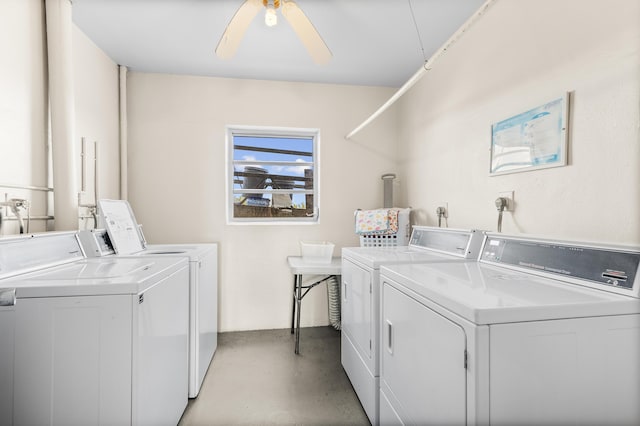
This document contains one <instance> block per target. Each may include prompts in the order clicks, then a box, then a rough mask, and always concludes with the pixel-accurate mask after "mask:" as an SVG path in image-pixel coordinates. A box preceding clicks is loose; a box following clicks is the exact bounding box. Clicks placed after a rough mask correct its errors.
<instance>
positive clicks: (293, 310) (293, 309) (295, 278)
mask: <svg viewBox="0 0 640 426" xmlns="http://www.w3.org/2000/svg"><path fill="white" fill-rule="evenodd" d="M297 290H298V275H296V274H294V275H293V303H292V304H291V334H293V330H294V326H295V319H296V299H297V297H296V291H297Z"/></svg>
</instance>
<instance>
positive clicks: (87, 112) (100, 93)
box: [73, 26, 120, 229]
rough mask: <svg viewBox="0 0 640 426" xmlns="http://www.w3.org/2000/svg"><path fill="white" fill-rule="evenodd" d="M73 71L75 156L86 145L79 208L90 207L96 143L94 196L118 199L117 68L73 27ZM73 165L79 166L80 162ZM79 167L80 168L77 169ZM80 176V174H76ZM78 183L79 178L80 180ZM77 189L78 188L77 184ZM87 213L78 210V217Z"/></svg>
mask: <svg viewBox="0 0 640 426" xmlns="http://www.w3.org/2000/svg"><path fill="white" fill-rule="evenodd" d="M73 67H74V96H75V114H76V128H75V135H76V139H77V140H78V144H79V145H78V148H77V152H78V153H80V144H81V139H82V137H84V138H85V139H86V144H87V151H86V156H87V162H86V166H87V168H86V191H85V194H83V197H82V203H83V204H93V203H94V184H93V183H94V182H93V178H94V164H93V157H94V144H93V143H94V141H97V142H98V147H97V149H98V194H99V197H100V198H110V199H118V198H119V197H120V133H119V104H118V102H119V94H118V65H117V64H116V63H115V62H113V60H111V58H109V57H108V56H107V55H106V54H105V53H104V52H103V51H102V50H100V49H99V48H98V47H97V46H96V45H95V44H94V43H93V42H92V41H91V40H89V38H88V37H87V36H86V35H85V34H84V33H83V32H82V31H81V30H80V29H79V28H78V27H76V26H74V28H73ZM77 163H78V164H79V165H80V163H81V162H80V159H78V161H77ZM79 167H80V166H79ZM78 176H80V172H79V173H78ZM80 179H81V178H80ZM78 188H79V189H81V188H80V184H78ZM87 213H88V211H86V209H81V214H82V215H86V214H87ZM79 226H80V228H81V229H84V228H87V227H88V228H93V226H94V223H93V219H87V218H85V219H81V220H80V223H79Z"/></svg>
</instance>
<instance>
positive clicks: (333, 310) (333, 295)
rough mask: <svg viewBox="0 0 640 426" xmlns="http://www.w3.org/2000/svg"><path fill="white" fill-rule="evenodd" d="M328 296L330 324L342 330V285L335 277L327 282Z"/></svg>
mask: <svg viewBox="0 0 640 426" xmlns="http://www.w3.org/2000/svg"><path fill="white" fill-rule="evenodd" d="M327 296H328V298H329V324H331V326H332V327H333V328H335V329H336V330H340V283H339V282H338V279H337V278H336V277H335V276H333V277H330V278H329V279H328V280H327Z"/></svg>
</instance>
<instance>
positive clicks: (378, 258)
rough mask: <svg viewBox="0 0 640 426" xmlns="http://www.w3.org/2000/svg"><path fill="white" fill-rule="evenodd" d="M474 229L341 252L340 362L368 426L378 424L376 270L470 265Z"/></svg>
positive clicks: (478, 236)
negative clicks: (416, 265)
mask: <svg viewBox="0 0 640 426" xmlns="http://www.w3.org/2000/svg"><path fill="white" fill-rule="evenodd" d="M482 238H483V234H482V232H481V231H477V230H461V229H451V228H435V227H428V226H414V228H413V232H412V233H411V239H410V243H409V245H408V246H395V247H348V248H343V249H342V292H341V293H342V298H341V300H342V303H341V309H342V310H341V321H342V324H341V325H342V335H341V362H342V366H343V368H344V370H345V372H346V373H347V376H348V377H349V379H350V380H351V384H352V385H353V388H354V390H355V392H356V394H357V395H358V398H359V399H360V402H361V404H362V407H363V408H364V410H365V412H366V413H367V416H368V417H369V420H370V421H371V424H373V425H377V424H378V413H379V376H380V361H379V356H378V354H379V350H380V338H379V333H380V281H379V270H380V267H381V266H382V265H388V264H403V263H416V262H423V263H431V262H438V263H439V262H465V261H475V260H476V259H477V257H478V253H479V248H480V245H481V244H482Z"/></svg>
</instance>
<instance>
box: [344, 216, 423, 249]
mask: <svg viewBox="0 0 640 426" xmlns="http://www.w3.org/2000/svg"><path fill="white" fill-rule="evenodd" d="M356 213H357V211H356ZM410 214H411V209H400V211H399V212H398V231H397V232H396V233H395V234H381V233H370V234H362V235H360V246H361V247H396V246H406V245H409V237H410V235H411V224H410Z"/></svg>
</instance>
